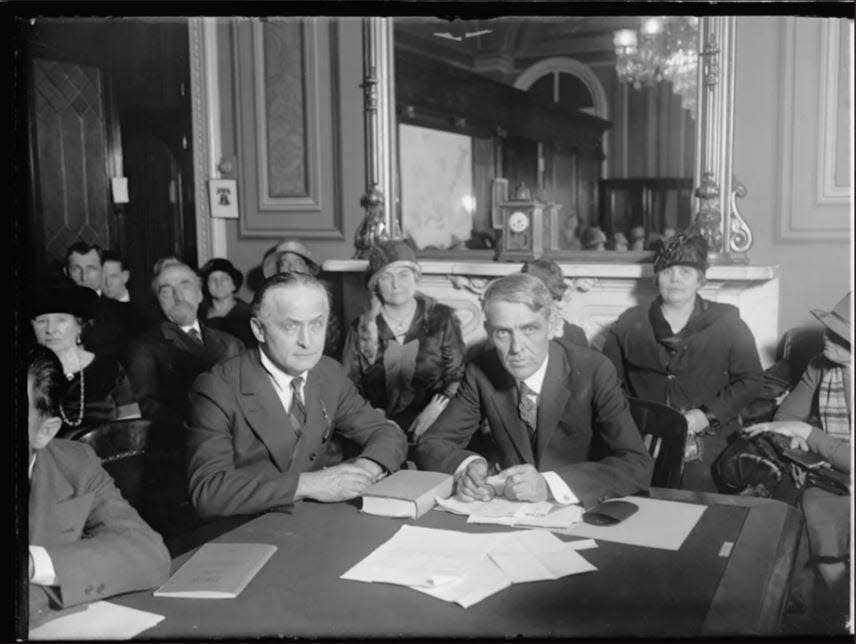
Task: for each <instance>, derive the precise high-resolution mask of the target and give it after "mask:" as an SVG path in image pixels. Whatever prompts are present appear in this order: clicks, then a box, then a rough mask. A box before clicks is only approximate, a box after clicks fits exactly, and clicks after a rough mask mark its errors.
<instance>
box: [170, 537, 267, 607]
mask: <svg viewBox="0 0 856 644" xmlns="http://www.w3.org/2000/svg"><path fill="white" fill-rule="evenodd" d="M274 552H276V546H273V545H270V544H267V543H206V544H205V545H204V546H202V547H201V548H199V550H197V551H196V554H194V555H193V556H192V557H191V558H190V559H188V560H187V561H185V562H184V564H183V565H182V566H181V568H179V569H178V570H176V571H175V573H173V575H172V577H170V578H169V579H168V580H167V582H166V583H165V584H164V585H163V586H161V587H160V588H158V589H157V590H156V591H155V597H186V598H191V599H231V598H234V597H237V596H238V595H239V594H240V592H241V591H242V590H244V588H245V587H246V586H247V584H248V583H250V580H251V579H252V578H253V577H255V575H256V573H257V572H258V571H259V570H261V569H262V566H264V565H265V562H267V560H268V559H270V557H271V555H272V554H273V553H274Z"/></svg>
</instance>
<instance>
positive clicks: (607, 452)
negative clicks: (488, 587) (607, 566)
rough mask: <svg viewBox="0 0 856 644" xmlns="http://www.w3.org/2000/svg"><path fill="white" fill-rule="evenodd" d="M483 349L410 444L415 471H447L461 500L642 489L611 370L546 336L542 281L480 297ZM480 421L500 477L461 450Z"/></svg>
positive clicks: (642, 468) (493, 288) (592, 495)
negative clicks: (494, 452) (438, 412)
mask: <svg viewBox="0 0 856 644" xmlns="http://www.w3.org/2000/svg"><path fill="white" fill-rule="evenodd" d="M484 313H485V329H486V330H487V334H488V340H489V345H488V347H487V348H486V349H485V350H484V351H483V352H482V353H481V354H479V355H478V356H477V357H476V358H475V359H474V360H473V361H472V362H471V363H470V364H469V365H467V370H466V373H465V375H464V380H463V382H462V383H461V387H460V388H459V389H458V393H457V395H456V396H455V398H453V399H452V400H451V401H450V402H449V404H448V406H447V407H446V409H445V410H444V411H443V413H442V414H441V415H440V417H439V418H438V419H437V421H436V422H435V423H434V424H433V425H432V426H431V427H430V428H429V429H428V430H427V431H426V432H425V433H424V434H423V435H422V437H421V438H420V440H419V442H418V444H417V447H416V464H417V465H418V466H419V468H421V469H426V470H437V471H442V472H449V473H454V474H455V481H456V492H457V494H458V495H459V496H460V497H461V498H462V499H464V500H488V499H490V498H491V497H492V496H494V494H502V495H504V496H505V497H507V498H510V499H515V500H521V501H544V500H554V501H557V502H559V503H581V504H582V505H583V506H585V507H589V506H592V505H594V504H596V503H598V502H599V501H601V500H603V499H606V498H610V497H617V496H624V495H627V494H632V493H634V492H638V491H640V490H646V489H647V488H648V485H649V482H650V480H651V472H652V469H653V461H652V459H651V457H650V456H649V455H648V452H647V451H646V449H645V445H644V444H643V442H642V437H641V436H640V434H639V430H638V429H637V428H636V425H635V423H634V422H633V418H632V417H631V415H630V410H629V408H628V405H627V401H626V400H625V398H624V396H623V394H622V392H621V386H620V385H619V383H618V378H617V376H616V373H615V368H614V367H613V366H612V364H611V363H610V362H609V360H607V359H606V358H605V357H604V356H603V355H602V354H600V353H599V352H597V351H594V350H592V349H588V348H586V347H579V346H576V345H564V346H563V345H561V344H559V343H558V342H555V341H552V342H551V340H550V328H551V316H552V315H553V311H552V307H551V302H550V293H549V292H548V290H547V288H546V286H544V283H543V282H542V281H541V280H539V279H538V278H536V277H533V276H532V275H528V274H520V273H518V274H512V275H508V276H506V277H503V278H500V279H498V280H496V281H494V282H493V283H492V284H491V285H490V286H489V287H488V289H487V291H485V296H484ZM484 418H487V421H488V424H489V426H490V434H491V437H492V438H493V440H494V442H495V445H496V449H497V451H498V462H497V463H494V464H493V465H494V466H495V467H499V469H500V470H501V471H499V472H498V473H497V474H495V475H493V476H492V477H490V478H489V479H488V473H489V468H488V463H487V460H486V459H485V458H484V457H482V456H480V455H478V454H476V453H474V452H471V451H468V450H467V449H466V447H467V445H468V443H469V441H470V439H471V438H472V436H473V434H474V433H475V432H476V430H477V429H478V427H479V425H480V424H481V422H482V420H483V419H484Z"/></svg>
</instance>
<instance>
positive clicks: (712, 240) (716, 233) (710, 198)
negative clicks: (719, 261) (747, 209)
mask: <svg viewBox="0 0 856 644" xmlns="http://www.w3.org/2000/svg"><path fill="white" fill-rule="evenodd" d="M696 197H698V200H699V209H698V214H697V215H696V218H695V222H694V223H693V227H694V228H695V229H696V231H697V232H698V233H699V234H700V235H701V236H702V237H704V238H705V239H706V240H707V247H708V249H709V251H710V252H711V253H720V252H722V226H721V223H722V216H721V214H720V209H719V186H718V185H717V184H716V181H714V179H713V174H712V173H710V172H705V173H704V175H703V176H702V178H701V185H700V186H699V187H698V188H696Z"/></svg>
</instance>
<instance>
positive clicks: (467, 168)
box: [398, 124, 475, 249]
mask: <svg viewBox="0 0 856 644" xmlns="http://www.w3.org/2000/svg"><path fill="white" fill-rule="evenodd" d="M398 141H399V144H398V149H399V155H400V163H401V219H402V226H403V228H404V234H405V236H408V237H411V238H412V239H413V241H414V243H415V244H416V247H417V248H419V249H425V248H437V249H448V248H454V247H456V246H459V245H460V246H462V244H463V242H464V241H466V240H468V239H469V238H470V233H471V230H472V225H473V219H472V213H473V211H474V210H475V206H474V200H473V150H472V139H471V138H470V137H469V136H466V135H463V134H454V133H452V132H444V131H443V130H433V129H430V128H424V127H418V126H416V125H406V124H401V125H400V126H399V129H398Z"/></svg>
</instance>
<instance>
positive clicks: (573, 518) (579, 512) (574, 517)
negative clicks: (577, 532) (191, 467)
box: [467, 504, 583, 529]
mask: <svg viewBox="0 0 856 644" xmlns="http://www.w3.org/2000/svg"><path fill="white" fill-rule="evenodd" d="M550 505H551V506H552V504H550ZM551 510H552V511H551V512H550V513H549V514H531V515H530V514H525V513H521V514H516V515H513V516H490V515H488V514H471V515H470V516H468V517H467V523H493V524H497V525H509V526H519V527H529V528H551V529H552V528H570V527H571V526H572V525H574V524H575V523H578V522H580V521H582V516H583V509H582V508H581V507H580V506H579V505H557V506H555V507H551Z"/></svg>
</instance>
